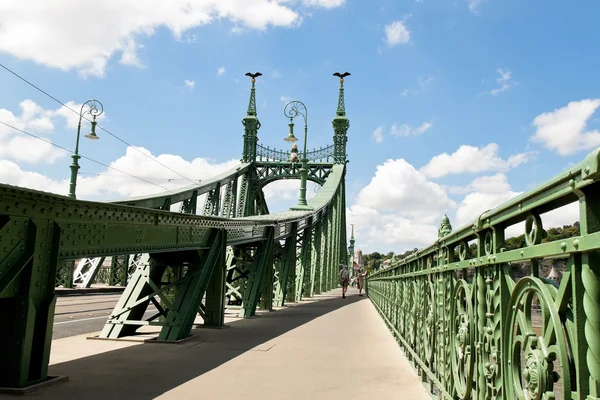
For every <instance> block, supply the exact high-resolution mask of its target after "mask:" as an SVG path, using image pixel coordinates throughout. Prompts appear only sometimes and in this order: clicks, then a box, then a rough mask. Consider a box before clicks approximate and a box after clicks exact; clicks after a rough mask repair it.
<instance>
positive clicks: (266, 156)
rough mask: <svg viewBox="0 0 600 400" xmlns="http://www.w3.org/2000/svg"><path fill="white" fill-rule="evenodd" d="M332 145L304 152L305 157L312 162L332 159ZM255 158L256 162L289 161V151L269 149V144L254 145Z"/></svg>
mask: <svg viewBox="0 0 600 400" xmlns="http://www.w3.org/2000/svg"><path fill="white" fill-rule="evenodd" d="M334 148H335V146H334V145H331V146H327V147H324V148H323V147H321V148H319V149H314V150H310V151H307V152H306V159H307V160H308V161H312V162H330V161H333V152H334ZM256 158H257V160H256V161H258V162H263V161H264V162H273V161H279V162H289V161H290V152H289V151H283V150H276V149H271V148H270V147H269V146H262V145H260V144H257V145H256Z"/></svg>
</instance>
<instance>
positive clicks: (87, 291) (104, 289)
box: [55, 286, 125, 296]
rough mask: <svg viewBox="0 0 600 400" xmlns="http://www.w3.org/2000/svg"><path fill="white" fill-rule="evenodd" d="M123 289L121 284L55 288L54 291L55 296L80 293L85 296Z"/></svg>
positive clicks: (116, 291)
mask: <svg viewBox="0 0 600 400" xmlns="http://www.w3.org/2000/svg"><path fill="white" fill-rule="evenodd" d="M124 290H125V288H124V287H122V286H110V287H97V288H81V289H66V288H56V289H55V293H56V295H57V296H82V295H83V296H85V295H88V294H102V293H123V291H124Z"/></svg>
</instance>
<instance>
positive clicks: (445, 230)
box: [438, 214, 452, 238]
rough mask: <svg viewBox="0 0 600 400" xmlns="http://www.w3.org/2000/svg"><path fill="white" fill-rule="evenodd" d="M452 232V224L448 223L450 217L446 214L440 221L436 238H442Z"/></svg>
mask: <svg viewBox="0 0 600 400" xmlns="http://www.w3.org/2000/svg"><path fill="white" fill-rule="evenodd" d="M451 232H452V225H450V219H449V218H448V216H447V215H446V214H444V216H443V217H442V220H441V221H440V228H439V229H438V238H442V237H444V236H446V235H448V234H449V233H451Z"/></svg>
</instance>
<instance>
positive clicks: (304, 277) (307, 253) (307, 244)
mask: <svg viewBox="0 0 600 400" xmlns="http://www.w3.org/2000/svg"><path fill="white" fill-rule="evenodd" d="M309 221H310V223H307V225H308V227H307V228H304V232H303V238H302V251H301V258H302V264H301V267H302V270H301V271H296V280H297V282H296V290H297V292H296V298H297V299H298V300H302V298H303V297H311V293H312V290H313V289H312V286H313V281H312V273H311V266H312V257H311V255H312V236H313V228H312V218H311V219H310V220H309ZM299 277H300V280H299V281H298V278H299Z"/></svg>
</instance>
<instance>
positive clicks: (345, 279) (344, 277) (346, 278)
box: [340, 264, 350, 299]
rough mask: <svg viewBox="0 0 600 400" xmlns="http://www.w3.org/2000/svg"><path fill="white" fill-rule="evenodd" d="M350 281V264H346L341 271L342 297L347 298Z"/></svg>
mask: <svg viewBox="0 0 600 400" xmlns="http://www.w3.org/2000/svg"><path fill="white" fill-rule="evenodd" d="M348 283H350V273H349V272H348V266H347V265H346V264H344V267H343V268H342V270H341V271H340V284H341V285H342V298H343V299H345V298H346V291H347V290H348Z"/></svg>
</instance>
